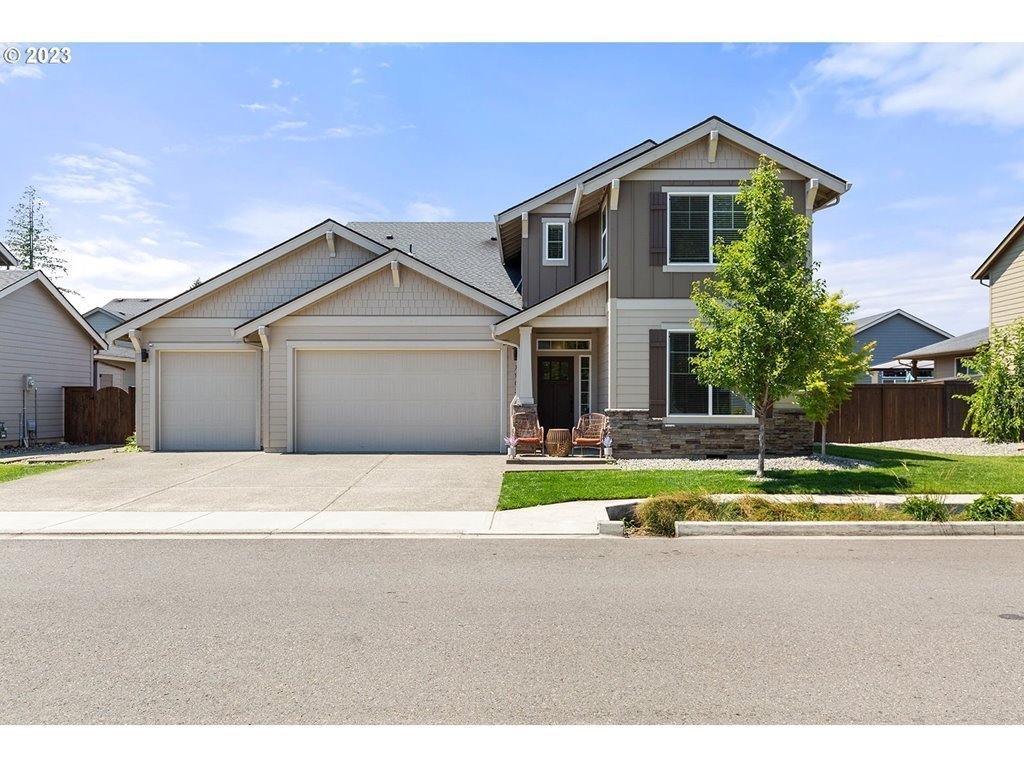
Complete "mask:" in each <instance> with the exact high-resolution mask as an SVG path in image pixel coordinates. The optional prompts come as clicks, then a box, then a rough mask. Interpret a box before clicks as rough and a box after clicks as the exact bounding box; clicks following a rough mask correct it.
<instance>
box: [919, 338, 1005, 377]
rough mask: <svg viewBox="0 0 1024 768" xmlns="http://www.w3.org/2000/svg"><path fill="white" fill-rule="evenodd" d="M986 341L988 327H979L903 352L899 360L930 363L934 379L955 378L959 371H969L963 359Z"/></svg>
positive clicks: (966, 372)
mask: <svg viewBox="0 0 1024 768" xmlns="http://www.w3.org/2000/svg"><path fill="white" fill-rule="evenodd" d="M986 341H988V328H987V327H986V328H979V329H978V330H976V331H971V332H970V333H965V334H963V335H962V336H954V337H953V338H951V339H945V340H943V341H940V342H938V343H936V344H929V345H928V346H926V347H921V348H920V349H914V350H911V351H910V352H904V353H903V354H901V355H900V356H899V357H900V360H901V361H906V362H908V363H910V362H913V363H914V364H915V365H921V364H928V365H931V366H932V367H933V368H934V373H933V374H932V376H933V378H935V379H955V378H956V377H957V376H958V375H959V374H961V373H964V374H968V373H970V371H969V370H968V369H967V366H965V365H964V361H965V360H967V359H969V358H970V357H971V356H972V355H973V354H974V353H975V352H976V351H977V349H978V347H979V346H980V345H981V344H984V343H985V342H986Z"/></svg>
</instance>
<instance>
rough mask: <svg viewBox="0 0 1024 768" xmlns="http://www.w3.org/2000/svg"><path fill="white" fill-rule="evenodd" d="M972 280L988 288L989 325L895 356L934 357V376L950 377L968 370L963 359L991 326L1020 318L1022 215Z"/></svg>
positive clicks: (1023, 312)
mask: <svg viewBox="0 0 1024 768" xmlns="http://www.w3.org/2000/svg"><path fill="white" fill-rule="evenodd" d="M971 279H972V280H980V281H981V283H982V285H985V286H987V287H988V289H989V325H988V327H986V328H979V329H978V330H976V331H971V332H970V333H965V334H963V335H962V336H957V337H956V338H953V339H949V340H948V341H945V342H940V343H937V344H932V345H929V346H926V347H923V348H920V349H913V350H911V351H910V352H904V353H902V354H901V355H899V357H900V359H902V360H907V361H911V360H913V361H915V362H916V361H918V360H934V363H935V378H937V379H950V378H954V377H956V376H957V374H960V373H969V370H968V368H967V367H966V366H965V365H964V361H965V360H967V359H969V358H970V357H971V356H972V355H973V354H974V353H975V352H976V351H977V349H978V347H979V346H981V345H982V344H984V343H985V342H987V341H988V339H989V333H990V330H991V329H992V328H996V327H999V326H1004V325H1009V324H1010V323H1012V322H1014V321H1016V320H1019V319H1021V318H1024V218H1022V219H1021V220H1020V221H1018V222H1017V223H1016V224H1015V225H1014V226H1013V228H1012V229H1011V230H1010V231H1009V232H1008V233H1007V235H1006V237H1004V238H1003V239H1002V240H1001V241H1000V243H999V245H997V246H996V248H995V250H994V251H992V253H990V254H989V255H988V258H986V259H985V261H984V262H983V263H982V265H981V266H980V267H978V269H976V270H975V272H974V274H973V275H971Z"/></svg>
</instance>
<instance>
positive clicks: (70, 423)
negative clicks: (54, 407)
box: [64, 387, 135, 445]
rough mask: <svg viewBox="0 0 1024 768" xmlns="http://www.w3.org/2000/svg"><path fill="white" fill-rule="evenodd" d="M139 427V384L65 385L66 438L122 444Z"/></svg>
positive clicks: (76, 440)
mask: <svg viewBox="0 0 1024 768" xmlns="http://www.w3.org/2000/svg"><path fill="white" fill-rule="evenodd" d="M134 431H135V387H132V388H131V389H129V390H128V391H127V392H125V391H124V390H123V389H121V388H120V387H104V388H103V389H93V388H92V387H64V439H65V440H66V441H67V442H69V443H85V444H89V445H115V444H116V445H120V444H123V443H124V441H125V440H126V439H127V438H128V436H129V435H131V434H132V433H133V432H134Z"/></svg>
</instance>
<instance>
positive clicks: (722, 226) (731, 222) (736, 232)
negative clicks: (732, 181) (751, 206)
mask: <svg viewBox="0 0 1024 768" xmlns="http://www.w3.org/2000/svg"><path fill="white" fill-rule="evenodd" d="M712 206H713V208H714V219H713V222H712V223H713V225H714V233H715V242H718V238H722V240H724V241H725V242H726V243H732V242H735V241H736V240H739V239H740V230H741V229H743V228H744V227H746V226H747V214H746V212H745V211H744V210H743V206H742V205H741V204H740V202H739V200H737V199H736V196H735V195H714V199H713V200H712Z"/></svg>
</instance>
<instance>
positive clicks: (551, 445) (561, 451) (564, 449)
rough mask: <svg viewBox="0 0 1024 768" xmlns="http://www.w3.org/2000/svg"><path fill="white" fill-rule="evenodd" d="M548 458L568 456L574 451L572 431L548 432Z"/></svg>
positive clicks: (556, 430) (551, 430)
mask: <svg viewBox="0 0 1024 768" xmlns="http://www.w3.org/2000/svg"><path fill="white" fill-rule="evenodd" d="M547 449H548V450H547V454H548V456H568V455H569V452H570V451H571V450H572V431H571V430H568V429H549V430H548V432H547Z"/></svg>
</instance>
